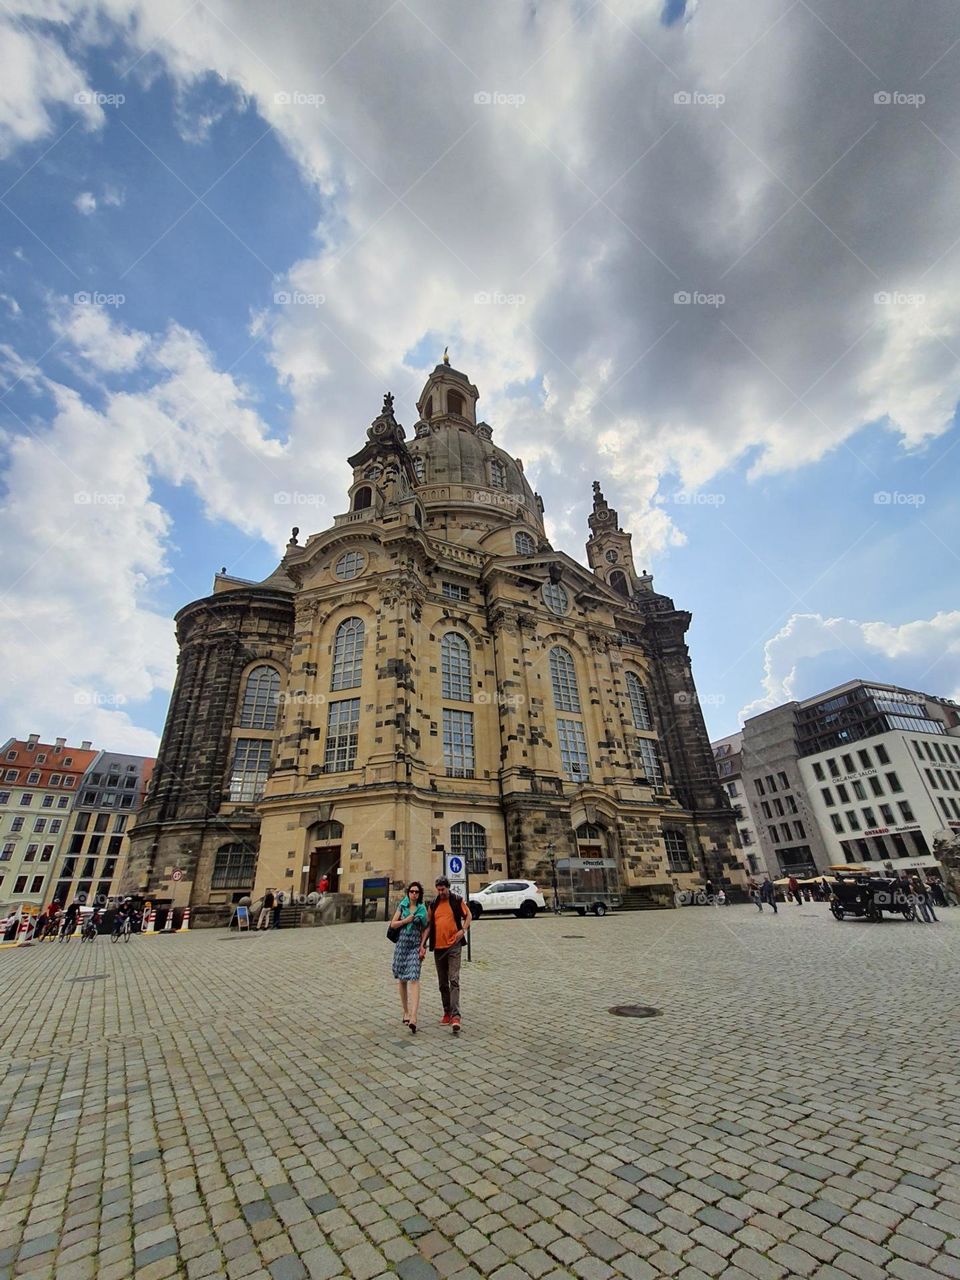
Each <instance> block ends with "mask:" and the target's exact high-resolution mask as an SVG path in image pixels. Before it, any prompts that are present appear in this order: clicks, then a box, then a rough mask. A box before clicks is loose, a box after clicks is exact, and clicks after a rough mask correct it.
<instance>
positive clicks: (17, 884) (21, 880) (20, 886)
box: [13, 876, 27, 893]
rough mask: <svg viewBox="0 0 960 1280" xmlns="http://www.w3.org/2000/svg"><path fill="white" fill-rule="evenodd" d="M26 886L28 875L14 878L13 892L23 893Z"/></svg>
mask: <svg viewBox="0 0 960 1280" xmlns="http://www.w3.org/2000/svg"><path fill="white" fill-rule="evenodd" d="M26 887H27V877H26V876H17V878H16V880H14V882H13V892H14V893H23V891H24V890H25V889H26Z"/></svg>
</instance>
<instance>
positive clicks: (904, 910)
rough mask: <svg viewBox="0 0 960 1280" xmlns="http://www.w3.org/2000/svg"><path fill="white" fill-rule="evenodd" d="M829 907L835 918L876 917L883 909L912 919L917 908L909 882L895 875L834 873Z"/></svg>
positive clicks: (877, 919) (880, 915) (906, 918)
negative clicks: (847, 874) (846, 874)
mask: <svg viewBox="0 0 960 1280" xmlns="http://www.w3.org/2000/svg"><path fill="white" fill-rule="evenodd" d="M830 910H831V911H832V912H833V914H834V916H835V917H836V918H837V919H838V920H843V919H844V917H845V916H863V917H865V918H866V919H867V920H874V921H880V920H882V919H883V913H884V911H887V912H889V913H890V914H891V915H898V916H902V917H903V919H904V920H915V919H916V918H917V909H916V904H915V899H914V895H913V893H912V891H911V889H910V886H909V885H908V884H906V883H905V882H904V881H903V880H899V879H898V878H897V877H896V876H871V875H850V876H845V875H843V874H840V873H838V874H837V876H836V879H835V880H834V883H833V893H832V896H831V898H830Z"/></svg>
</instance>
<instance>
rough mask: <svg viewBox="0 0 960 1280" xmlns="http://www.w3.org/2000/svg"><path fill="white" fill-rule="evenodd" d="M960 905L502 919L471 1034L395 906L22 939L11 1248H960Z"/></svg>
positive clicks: (15, 1020)
mask: <svg viewBox="0 0 960 1280" xmlns="http://www.w3.org/2000/svg"><path fill="white" fill-rule="evenodd" d="M940 914H941V917H942V922H941V923H940V924H938V925H936V926H922V925H919V924H906V923H901V922H899V921H885V922H884V923H883V924H880V925H871V924H867V923H864V922H859V921H845V922H843V923H837V922H836V921H834V920H833V919H832V917H831V916H830V914H829V911H828V909H827V907H826V906H825V905H820V904H808V905H805V906H804V907H802V908H797V907H796V906H793V905H792V904H791V905H783V906H781V907H780V912H779V915H778V916H777V917H773V916H772V915H770V914H769V912H768V911H765V912H764V913H763V915H762V916H761V915H758V913H757V912H756V910H755V909H754V908H753V907H727V908H722V909H718V908H711V907H706V908H687V909H682V910H676V911H663V912H645V913H638V914H635V915H626V914H625V915H620V916H612V917H608V918H606V919H604V920H597V919H593V918H586V919H579V918H577V917H576V916H572V917H569V916H568V917H562V918H559V919H557V918H553V917H545V918H540V919H537V920H535V921H530V922H527V921H519V920H513V919H507V920H489V919H485V920H483V921H481V922H479V923H478V924H477V926H476V927H475V929H474V941H475V947H474V958H473V961H472V962H471V963H469V964H468V963H466V962H465V963H464V966H463V971H464V972H463V1013H464V1028H463V1033H462V1035H461V1036H460V1038H459V1040H457V1039H454V1038H453V1037H452V1036H451V1035H450V1034H449V1032H448V1029H447V1028H441V1027H440V1026H439V1025H438V1018H439V1012H440V1009H439V999H438V996H437V991H436V983H435V979H434V976H433V970H432V960H431V958H429V957H428V960H427V963H426V965H425V966H424V999H423V1004H422V1007H421V1015H420V1028H421V1029H420V1032H419V1034H417V1035H416V1036H415V1037H414V1036H412V1035H410V1034H409V1033H408V1032H407V1031H406V1029H405V1028H403V1027H402V1026H401V1022H400V1010H399V1002H398V1000H397V997H396V992H395V988H394V984H393V983H392V981H391V979H390V976H389V965H390V959H391V956H390V951H391V948H390V945H389V943H388V942H387V940H386V938H385V937H384V926H383V925H381V924H376V925H352V926H341V927H337V928H325V929H313V930H306V929H305V930H290V931H284V930H280V931H277V932H272V933H267V934H259V935H258V934H252V935H245V936H241V937H230V936H228V935H227V933H226V932H225V931H213V930H211V931H203V930H197V931H195V932H192V933H190V934H185V935H181V936H176V935H172V936H168V937H163V936H158V937H155V938H139V937H138V938H135V939H134V940H133V941H132V942H131V943H130V944H129V945H124V944H120V943H118V944H116V945H113V944H111V942H110V941H109V939H107V938H101V939H100V940H99V941H98V942H97V943H96V944H95V945H89V944H80V943H78V942H72V943H70V944H66V945H59V944H56V943H52V944H41V945H35V946H31V947H29V948H24V949H17V950H6V951H4V952H2V953H0V982H2V990H3V1001H2V1020H3V1052H2V1084H0V1108H2V1129H0V1143H2V1145H0V1185H2V1189H3V1191H2V1194H3V1199H4V1214H3V1219H2V1227H0V1277H7V1276H29V1277H38V1278H39V1277H42V1276H43V1277H46V1276H57V1277H63V1278H64V1280H67V1278H68V1277H70V1278H73V1277H77V1278H78V1280H79V1278H80V1277H98V1278H102V1280H121V1278H123V1277H128V1276H131V1275H136V1276H138V1277H143V1278H144V1280H153V1278H157V1280H160V1278H162V1277H166V1276H173V1275H183V1276H187V1277H190V1278H191V1280H192V1278H194V1277H196V1278H197V1280H200V1278H202V1277H205V1276H220V1275H226V1276H229V1277H231V1278H233V1277H245V1276H257V1277H273V1280H298V1278H300V1277H314V1278H316V1280H332V1278H333V1277H338V1276H344V1277H352V1280H374V1278H375V1277H378V1276H382V1275H387V1274H390V1273H396V1274H397V1275H398V1276H399V1277H401V1280H434V1278H435V1277H440V1278H441V1280H448V1278H449V1277H459V1278H460V1280H472V1278H473V1277H475V1276H486V1275H491V1276H496V1277H498V1278H499V1280H544V1278H548V1280H559V1278H560V1277H568V1276H569V1277H579V1278H580V1280H610V1278H612V1277H617V1276H623V1277H626V1278H627V1280H648V1278H652V1277H656V1276H676V1277H681V1278H682V1280H701V1278H702V1277H726V1278H727V1280H742V1278H750V1277H752V1278H753V1280H767V1278H768V1277H769V1278H771V1280H776V1278H778V1277H787V1276H802V1277H809V1276H816V1277H824V1278H829V1280H843V1278H849V1277H856V1278H857V1280H871V1278H872V1277H879V1276H886V1275H889V1276H896V1277H900V1278H901V1280H921V1278H922V1277H923V1278H929V1277H931V1276H937V1275H943V1276H953V1277H957V1276H960V1158H958V1153H957V1139H958V1135H960V1122H958V1113H957V1104H958V1096H960V1073H958V1061H960V1059H958V1052H960V1017H958V1008H957V1005H958V1000H957V957H958V945H957V944H958V941H960V911H945V912H941V913H940ZM617 1004H640V1005H650V1006H654V1007H655V1008H657V1009H659V1010H660V1015H659V1016H657V1017H653V1018H648V1019H630V1018H619V1017H614V1016H611V1014H610V1013H609V1012H608V1008H609V1007H610V1006H613V1005H617Z"/></svg>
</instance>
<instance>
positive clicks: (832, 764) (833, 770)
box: [827, 756, 840, 778]
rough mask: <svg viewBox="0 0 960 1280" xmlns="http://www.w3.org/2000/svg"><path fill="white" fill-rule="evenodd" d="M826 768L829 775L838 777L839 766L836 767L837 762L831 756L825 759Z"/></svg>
mask: <svg viewBox="0 0 960 1280" xmlns="http://www.w3.org/2000/svg"><path fill="white" fill-rule="evenodd" d="M827 768H828V769H829V770H830V777H831V778H839V777H840V769H839V768H838V766H837V762H836V760H834V758H833V757H832V756H831V757H830V759H829V760H828V761H827Z"/></svg>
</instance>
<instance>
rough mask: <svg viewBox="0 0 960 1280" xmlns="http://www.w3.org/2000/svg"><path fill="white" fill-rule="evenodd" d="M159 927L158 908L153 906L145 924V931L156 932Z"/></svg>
mask: <svg viewBox="0 0 960 1280" xmlns="http://www.w3.org/2000/svg"><path fill="white" fill-rule="evenodd" d="M156 928H157V909H156V907H151V908H150V910H149V911H148V912H147V923H146V925H145V926H144V930H143V932H144V933H155V932H156Z"/></svg>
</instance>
